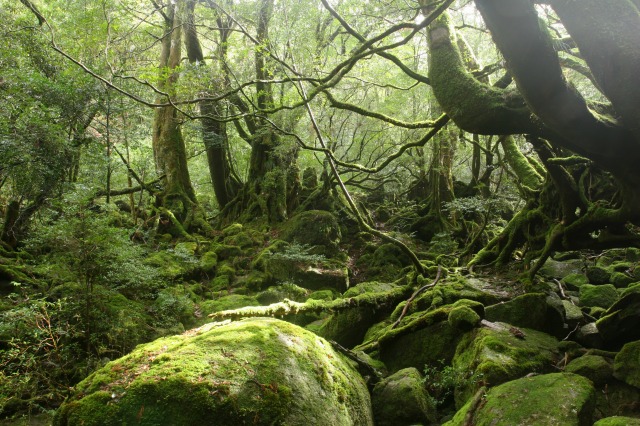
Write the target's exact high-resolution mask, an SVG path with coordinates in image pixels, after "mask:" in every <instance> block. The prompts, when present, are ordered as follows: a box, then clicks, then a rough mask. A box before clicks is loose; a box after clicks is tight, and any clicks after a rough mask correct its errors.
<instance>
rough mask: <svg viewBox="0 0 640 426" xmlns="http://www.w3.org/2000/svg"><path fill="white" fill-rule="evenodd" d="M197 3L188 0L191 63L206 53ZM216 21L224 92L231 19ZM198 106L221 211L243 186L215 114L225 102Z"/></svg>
mask: <svg viewBox="0 0 640 426" xmlns="http://www.w3.org/2000/svg"><path fill="white" fill-rule="evenodd" d="M195 5H196V1H195V0H188V1H187V15H186V26H185V46H186V48H187V56H188V58H189V62H190V63H192V64H195V65H196V66H198V65H199V64H203V65H204V55H203V53H202V47H201V46H200V41H199V39H198V33H197V32H196V27H195V24H194V9H195ZM217 23H218V32H219V34H220V40H219V43H218V46H219V48H218V52H217V61H218V62H219V63H220V65H219V66H218V67H215V68H218V71H219V72H220V74H221V75H222V78H218V79H217V80H219V81H221V82H222V84H221V85H220V88H219V89H218V90H217V91H218V92H224V91H225V90H226V89H227V88H228V87H229V84H228V75H227V73H225V72H224V71H223V70H222V68H223V67H224V61H225V60H226V54H227V42H228V38H229V34H230V31H231V29H230V26H231V22H225V21H224V20H223V19H221V18H218V20H217ZM207 95H211V94H210V93H203V94H202V96H207ZM198 106H199V108H200V115H202V116H203V117H204V118H202V141H203V142H204V147H205V153H206V155H207V164H208V166H209V174H210V176H211V183H212V185H213V191H214V193H215V196H216V200H217V201H218V206H219V208H220V209H221V210H222V209H224V207H225V206H226V205H227V204H228V203H229V202H230V201H231V200H232V199H233V198H234V197H235V196H236V194H237V192H238V190H239V188H240V182H239V181H238V180H237V179H235V177H234V176H233V175H232V174H231V165H230V161H229V140H228V138H227V125H226V123H225V122H223V121H221V120H216V119H215V117H221V116H223V115H224V114H223V111H222V109H223V105H221V104H220V103H219V102H212V101H209V100H202V101H201V102H200V103H199V105H198Z"/></svg>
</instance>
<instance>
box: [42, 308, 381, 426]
mask: <svg viewBox="0 0 640 426" xmlns="http://www.w3.org/2000/svg"><path fill="white" fill-rule="evenodd" d="M310 420H313V422H314V424H317V425H327V426H333V425H372V424H373V420H372V414H371V406H370V400H369V394H368V391H367V388H366V385H365V384H364V382H363V380H362V378H361V377H360V375H359V374H358V373H357V372H356V371H355V370H354V369H353V367H352V366H351V365H350V364H349V363H348V362H346V361H345V360H344V359H343V358H342V356H341V355H340V354H338V353H336V352H335V351H334V350H333V349H332V347H331V345H330V344H328V343H327V342H326V341H325V340H323V339H322V338H320V337H318V336H316V335H314V334H313V333H311V332H309V331H306V330H304V329H302V328H300V327H297V326H295V325H292V324H289V323H286V322H284V321H279V320H275V319H266V318H262V319H252V320H245V321H239V322H234V323H230V324H226V325H220V323H212V324H208V325H207V326H204V327H201V328H200V329H196V330H191V331H189V332H187V333H185V334H183V335H179V336H173V337H169V338H163V339H159V340H157V341H155V342H152V343H150V344H147V345H144V346H140V347H138V348H137V349H136V350H134V351H133V352H132V353H130V354H129V355H127V356H125V357H123V358H121V359H119V360H116V361H113V362H110V363H109V364H107V365H106V366H105V367H103V368H102V369H100V370H98V371H96V372H95V373H93V374H92V375H90V376H89V377H88V378H86V379H85V380H83V381H82V382H81V383H79V384H78V385H77V386H76V388H75V391H74V393H73V394H72V395H71V396H70V397H69V398H68V399H67V401H66V402H65V403H64V404H63V405H62V406H61V407H60V409H59V410H58V412H57V413H56V416H55V419H54V425H80V424H82V425H87V426H90V425H101V426H102V425H104V426H108V425H118V426H120V425H123V424H140V425H176V426H179V425H185V426H186V425H214V424H215V425H220V426H227V425H228V426H235V425H243V424H247V425H248V424H251V425H292V426H294V425H301V424H308V423H309V421H310Z"/></svg>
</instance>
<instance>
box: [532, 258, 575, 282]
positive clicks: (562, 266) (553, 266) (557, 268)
mask: <svg viewBox="0 0 640 426" xmlns="http://www.w3.org/2000/svg"><path fill="white" fill-rule="evenodd" d="M583 268H584V263H583V262H582V260H580V259H571V260H566V261H558V260H554V259H547V261H546V262H544V265H543V266H542V268H540V271H538V273H539V274H541V275H544V276H546V277H548V278H557V279H562V278H564V277H566V276H567V275H569V274H579V273H581V272H582V269H583Z"/></svg>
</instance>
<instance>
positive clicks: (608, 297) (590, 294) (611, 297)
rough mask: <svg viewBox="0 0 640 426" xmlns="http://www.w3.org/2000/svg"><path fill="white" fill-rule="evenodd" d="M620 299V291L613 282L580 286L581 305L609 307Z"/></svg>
mask: <svg viewBox="0 0 640 426" xmlns="http://www.w3.org/2000/svg"><path fill="white" fill-rule="evenodd" d="M617 300H618V291H617V290H616V288H615V287H614V286H613V284H601V285H592V284H585V285H583V286H582V287H580V305H582V306H588V307H595V306H598V307H601V308H605V309H607V308H608V307H609V306H611V305H613V304H614V303H616V301H617Z"/></svg>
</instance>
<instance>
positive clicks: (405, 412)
mask: <svg viewBox="0 0 640 426" xmlns="http://www.w3.org/2000/svg"><path fill="white" fill-rule="evenodd" d="M371 405H372V406H373V418H374V420H375V423H376V425H377V426H408V425H415V424H430V423H433V422H435V420H436V416H435V414H436V412H435V407H434V405H433V403H432V401H431V398H430V397H429V394H428V393H427V391H426V390H425V387H424V383H423V380H422V377H421V376H420V373H419V372H418V370H416V369H415V368H405V369H403V370H400V371H398V372H396V373H394V374H393V375H391V376H389V377H387V378H385V379H384V380H382V381H380V382H379V383H377V384H376V386H375V387H374V388H373V392H372V394H371Z"/></svg>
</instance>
